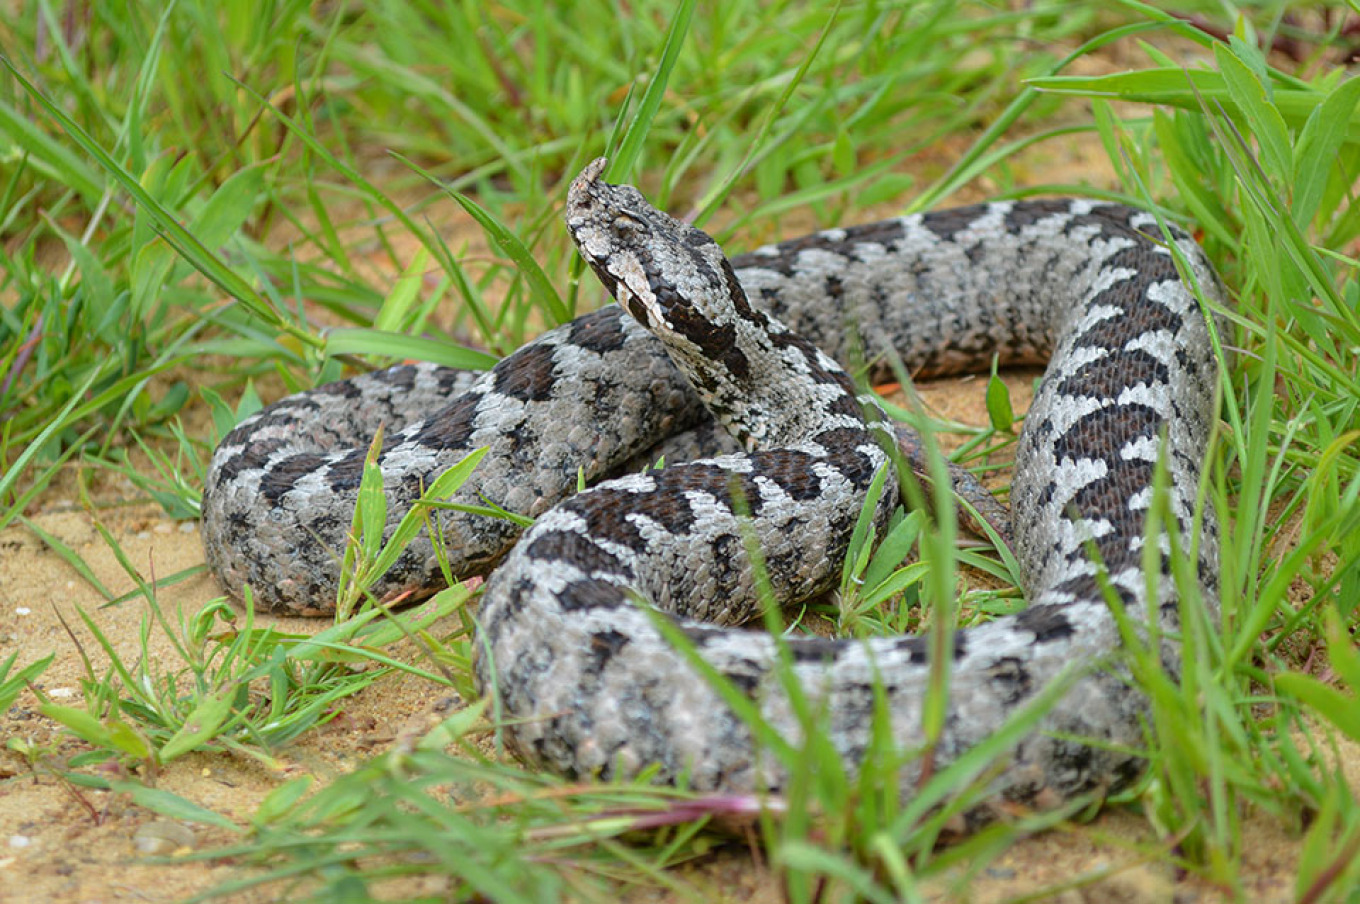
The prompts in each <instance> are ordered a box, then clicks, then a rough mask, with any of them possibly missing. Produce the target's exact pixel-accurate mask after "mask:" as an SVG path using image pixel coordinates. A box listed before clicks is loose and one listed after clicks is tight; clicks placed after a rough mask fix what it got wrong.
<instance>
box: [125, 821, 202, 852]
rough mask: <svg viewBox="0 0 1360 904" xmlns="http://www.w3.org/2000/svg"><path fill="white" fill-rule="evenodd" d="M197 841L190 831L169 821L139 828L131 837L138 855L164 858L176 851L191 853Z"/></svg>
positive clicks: (150, 823) (179, 824)
mask: <svg viewBox="0 0 1360 904" xmlns="http://www.w3.org/2000/svg"><path fill="white" fill-rule="evenodd" d="M197 841H198V839H197V838H196V837H195V836H194V833H193V831H192V830H191V829H189V828H188V827H187V826H185V825H184V824H182V823H178V822H173V821H171V820H169V819H157V820H154V821H152V822H148V823H147V824H146V825H144V826H142V827H141V828H139V829H138V830H137V832H136V834H134V835H133V836H132V844H133V847H135V848H136V849H137V852H138V853H139V854H149V855H151V856H155V857H164V856H166V855H168V854H174V853H176V852H178V851H191V850H193V849H194V845H195V844H196V843H197Z"/></svg>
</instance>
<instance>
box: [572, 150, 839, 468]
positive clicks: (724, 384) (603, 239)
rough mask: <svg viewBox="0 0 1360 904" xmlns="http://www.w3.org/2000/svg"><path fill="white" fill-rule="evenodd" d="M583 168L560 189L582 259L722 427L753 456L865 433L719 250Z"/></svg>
mask: <svg viewBox="0 0 1360 904" xmlns="http://www.w3.org/2000/svg"><path fill="white" fill-rule="evenodd" d="M605 164H606V161H605V160H604V158H600V159H598V160H596V161H594V162H593V163H591V164H590V165H589V166H588V167H586V169H585V170H584V171H583V172H582V173H581V175H580V176H578V177H577V178H576V180H575V181H574V182H573V183H572V185H571V188H570V190H569V191H568V193H567V210H566V220H567V226H568V229H569V231H570V232H571V236H572V239H573V240H574V241H575V242H576V245H577V247H578V248H579V249H580V252H581V256H582V257H583V258H584V259H585V261H586V262H587V263H588V264H589V265H590V267H591V269H592V270H594V271H595V273H596V274H597V275H598V276H599V278H600V281H601V282H603V283H604V285H605V287H606V288H607V289H608V290H609V292H610V294H612V295H613V296H614V297H615V298H616V299H618V301H619V303H620V304H621V305H622V306H623V307H624V309H625V310H627V311H628V312H629V314H631V315H632V316H633V317H634V318H636V319H637V320H638V322H639V323H641V324H642V325H643V326H644V327H646V328H647V329H648V330H649V331H650V332H651V333H652V334H653V335H655V336H656V337H657V338H658V339H660V340H661V342H662V343H663V345H664V346H665V348H666V352H667V354H668V355H669V356H670V358H671V360H672V361H674V362H675V364H676V366H677V367H678V368H679V369H680V371H681V372H682V373H683V374H684V375H685V377H686V378H687V379H688V380H689V382H690V384H691V385H692V386H694V388H695V390H696V391H697V392H698V393H699V396H700V398H702V399H703V402H704V404H705V405H706V406H707V407H708V409H709V410H710V411H712V412H713V414H714V416H715V418H716V419H717V421H718V423H720V424H721V425H722V426H723V427H724V428H725V429H726V430H727V431H728V432H730V433H731V434H733V435H734V436H736V437H737V438H738V439H739V440H740V441H741V442H742V444H743V445H744V446H745V447H746V448H747V449H748V450H751V451H755V450H759V449H771V448H779V447H783V446H791V445H797V444H799V443H804V442H808V441H812V442H816V441H817V440H818V438H819V437H825V436H826V435H827V434H829V433H833V432H842V431H863V430H864V429H865V420H864V414H863V411H862V410H861V406H860V402H859V400H858V399H857V397H856V392H855V387H854V384H853V382H852V381H851V380H850V378H849V376H847V374H846V373H845V371H844V370H842V369H841V367H840V365H839V364H837V363H836V362H835V361H833V360H832V359H831V358H830V357H828V356H827V355H825V354H824V353H822V352H821V351H820V350H819V349H818V348H817V347H816V346H814V345H813V344H812V343H811V342H809V341H807V340H805V339H803V338H802V337H801V336H798V335H796V334H794V333H793V332H791V331H790V330H789V329H788V328H787V327H786V326H784V324H782V323H780V322H779V321H778V320H775V319H774V318H773V317H771V316H769V315H767V314H764V313H762V312H760V311H757V310H755V309H754V308H752V307H751V305H750V303H749V301H748V299H747V297H746V293H745V291H744V290H743V289H742V287H741V283H740V282H739V281H738V280H737V276H736V274H735V273H734V272H733V269H732V265H731V263H730V262H729V261H728V260H727V258H726V257H725V256H724V254H723V252H722V249H721V248H720V247H719V246H718V244H717V243H716V242H714V241H713V240H712V239H711V238H709V237H708V236H707V235H706V234H705V233H703V232H702V231H700V230H698V229H695V228H694V227H693V226H690V225H688V224H687V223H684V222H681V221H680V220H677V219H675V218H674V217H671V216H670V215H669V214H666V213H665V212H663V211H660V210H657V209H656V208H655V207H653V206H652V205H651V204H650V203H648V202H647V200H646V199H645V198H644V197H643V196H642V194H641V193H640V192H639V191H638V190H637V189H635V188H633V187H632V186H628V185H613V184H610V183H607V182H602V181H601V180H600V176H601V174H602V173H603V171H604V167H605Z"/></svg>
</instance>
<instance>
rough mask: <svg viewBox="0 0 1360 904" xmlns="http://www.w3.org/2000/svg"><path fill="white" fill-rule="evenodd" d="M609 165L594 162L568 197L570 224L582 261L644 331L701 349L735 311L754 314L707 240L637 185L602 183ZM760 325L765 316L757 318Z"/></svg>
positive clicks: (729, 267)
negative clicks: (696, 333) (669, 335)
mask: <svg viewBox="0 0 1360 904" xmlns="http://www.w3.org/2000/svg"><path fill="white" fill-rule="evenodd" d="M608 162H609V161H608V159H607V158H605V157H600V158H598V159H596V160H594V161H592V162H591V163H590V164H589V165H588V166H586V168H585V169H584V170H582V171H581V174H580V175H579V176H577V177H576V179H575V180H574V181H573V182H572V183H571V188H570V189H569V190H568V191H567V209H566V221H567V229H568V231H569V232H570V233H571V237H572V240H573V241H574V242H575V243H576V247H577V248H578V249H580V252H581V256H582V257H583V258H585V260H586V263H588V264H590V268H591V269H592V270H594V271H595V275H596V276H598V277H599V278H600V282H602V283H604V286H605V288H606V289H608V290H609V294H611V295H613V296H614V298H616V299H617V300H618V302H619V303H620V304H621V305H623V306H624V308H625V309H626V310H627V311H628V313H630V314H632V315H633V316H634V317H635V318H637V319H638V321H639V322H641V323H642V325H643V326H645V327H647V328H648V329H650V330H652V331H653V332H656V331H658V330H666V331H670V332H673V333H676V334H679V335H681V336H686V337H687V338H689V339H690V340H691V341H694V342H696V343H697V344H703V342H702V341H701V339H702V338H704V337H699V336H692V335H689V333H690V331H691V330H693V329H702V330H705V331H707V332H711V329H712V326H713V324H715V323H722V322H725V321H728V320H730V319H731V316H732V313H733V311H734V308H735V309H736V310H737V311H739V312H744V313H746V314H750V313H751V309H750V308H749V306H748V305H747V303H746V295H745V293H744V292H743V291H742V289H741V286H740V284H739V283H738V282H737V278H736V274H735V273H733V272H732V265H731V264H730V263H729V262H728V260H727V258H726V257H725V256H724V255H723V253H722V249H721V248H719V247H718V244H717V242H715V241H713V239H711V238H709V237H708V235H706V234H705V233H704V232H702V231H701V230H699V229H695V228H694V227H693V226H690V225H689V224H687V223H682V222H681V221H679V220H677V219H675V218H674V217H672V216H670V215H669V214H667V213H665V212H664V211H660V210H657V209H656V208H655V207H653V206H652V205H651V204H649V203H647V199H646V198H644V197H643V196H642V193H641V192H640V191H638V190H637V189H636V188H634V187H633V186H631V185H612V184H610V183H608V182H602V181H600V174H601V173H603V172H604V168H605V165H606V164H607V163H608ZM755 316H756V317H759V316H760V315H755Z"/></svg>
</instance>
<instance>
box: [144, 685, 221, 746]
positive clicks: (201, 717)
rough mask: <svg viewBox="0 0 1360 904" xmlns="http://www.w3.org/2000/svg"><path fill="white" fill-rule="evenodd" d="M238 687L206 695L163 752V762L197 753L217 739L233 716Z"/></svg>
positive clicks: (217, 690) (167, 743) (166, 743)
mask: <svg viewBox="0 0 1360 904" xmlns="http://www.w3.org/2000/svg"><path fill="white" fill-rule="evenodd" d="M236 690H237V687H236V684H235V683H234V682H233V683H230V684H228V685H226V686H224V687H221V688H218V689H216V690H214V691H212V692H211V693H209V694H207V695H206V696H204V697H203V698H202V699H201V700H200V701H199V703H198V705H197V706H195V707H194V711H193V712H192V713H190V714H189V717H188V718H187V719H185V720H184V724H183V725H182V726H180V729H179V731H177V732H175V733H174V735H172V736H171V737H170V740H168V741H166V742H165V744H163V745H162V746H161V749H160V761H161V762H162V763H168V762H170V761H171V760H173V759H176V758H178V757H181V756H183V755H184V754H186V753H189V752H190V751H192V750H197V749H198V748H200V747H202V746H203V745H204V744H206V743H208V742H209V741H211V740H212V739H213V738H214V737H216V736H217V732H218V729H220V728H221V727H222V723H224V722H226V720H227V717H228V716H230V715H231V710H232V706H233V705H234V704H235V701H236Z"/></svg>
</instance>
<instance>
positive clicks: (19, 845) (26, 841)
mask: <svg viewBox="0 0 1360 904" xmlns="http://www.w3.org/2000/svg"><path fill="white" fill-rule="evenodd" d="M32 843H33V839H32V838H30V837H28V836H27V835H11V836H9V846H10V847H12V848H14V849H15V850H16V851H17V850H23V849H24V848H26V847H28V846H29V845H31V844H32Z"/></svg>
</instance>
